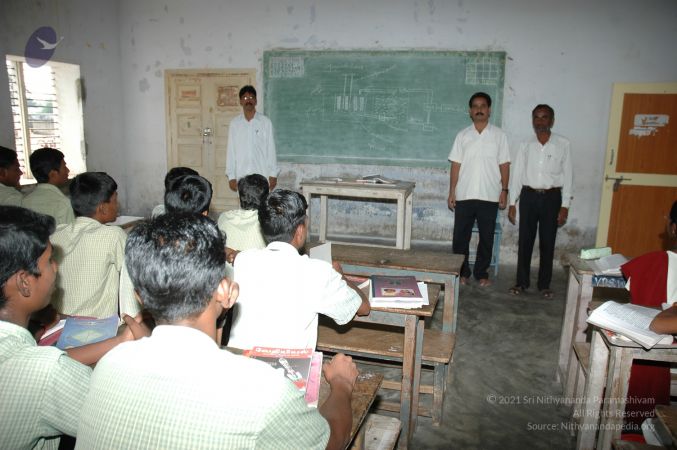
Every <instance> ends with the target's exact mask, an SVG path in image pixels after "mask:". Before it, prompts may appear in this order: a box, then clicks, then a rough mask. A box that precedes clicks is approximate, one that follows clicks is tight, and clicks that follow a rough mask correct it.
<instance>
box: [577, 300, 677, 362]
mask: <svg viewBox="0 0 677 450" xmlns="http://www.w3.org/2000/svg"><path fill="white" fill-rule="evenodd" d="M659 312H660V310H658V309H654V308H648V307H646V306H640V305H633V304H630V303H617V302H612V301H607V302H604V303H603V304H602V305H601V306H599V307H597V308H595V310H594V311H593V312H592V314H590V317H588V320H587V322H588V323H590V324H592V325H596V326H598V327H600V328H604V329H607V330H610V331H613V332H615V333H617V334H619V335H621V336H623V337H625V338H627V339H630V340H632V341H634V342H636V343H638V344H640V345H641V346H642V347H644V348H646V349H647V350H648V349H650V348H652V347H653V346H654V345H657V344H662V345H670V344H672V342H673V338H672V335H669V334H658V333H654V332H653V331H651V330H650V329H649V325H650V324H651V321H652V320H653V318H654V317H656V315H657V314H658V313H659Z"/></svg>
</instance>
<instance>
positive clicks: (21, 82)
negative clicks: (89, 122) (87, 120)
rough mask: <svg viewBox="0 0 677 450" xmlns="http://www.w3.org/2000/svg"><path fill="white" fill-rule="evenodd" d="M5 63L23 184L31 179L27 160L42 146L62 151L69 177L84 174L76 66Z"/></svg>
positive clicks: (19, 61) (20, 61) (16, 60)
mask: <svg viewBox="0 0 677 450" xmlns="http://www.w3.org/2000/svg"><path fill="white" fill-rule="evenodd" d="M6 64H7V74H8V78H9V91H10V98H11V105H12V116H13V119H14V140H15V149H16V151H17V156H18V159H19V164H20V165H21V170H22V171H23V172H24V175H23V177H22V181H24V182H30V181H31V180H33V176H32V174H31V173H30V170H29V169H30V168H29V164H28V158H29V156H30V154H31V153H32V152H33V151H35V150H37V149H39V148H42V147H53V148H57V149H59V150H61V151H62V152H63V153H64V155H65V159H66V164H67V165H68V167H69V169H70V170H71V174H72V176H74V175H76V174H78V173H80V172H83V171H85V170H86V168H85V158H84V155H85V152H84V132H83V126H82V103H81V98H80V89H79V87H80V84H79V82H80V68H79V66H76V65H73V64H65V63H57V62H51V61H50V62H48V63H47V64H44V65H43V66H40V67H37V68H35V67H31V66H29V65H28V64H27V63H26V62H25V61H24V59H23V58H21V57H12V56H7V58H6Z"/></svg>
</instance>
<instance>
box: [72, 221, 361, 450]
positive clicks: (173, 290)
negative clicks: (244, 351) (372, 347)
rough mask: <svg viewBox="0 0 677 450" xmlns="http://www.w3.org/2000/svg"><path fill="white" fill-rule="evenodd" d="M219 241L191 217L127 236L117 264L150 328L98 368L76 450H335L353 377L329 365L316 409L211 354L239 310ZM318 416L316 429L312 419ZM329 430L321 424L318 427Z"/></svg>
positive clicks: (337, 363)
mask: <svg viewBox="0 0 677 450" xmlns="http://www.w3.org/2000/svg"><path fill="white" fill-rule="evenodd" d="M223 246H224V242H223V237H222V234H221V232H220V231H219V229H218V227H217V226H216V224H215V223H214V222H213V221H212V220H211V219H209V218H208V217H204V216H201V215H196V214H176V215H173V216H170V215H169V214H165V215H161V216H159V217H157V218H155V219H152V220H150V221H148V222H143V223H141V224H139V225H137V226H136V227H135V228H134V229H133V230H132V231H131V232H130V234H129V239H128V241H127V249H126V260H127V267H128V268H129V273H130V276H131V278H132V282H133V283H134V286H135V288H136V292H137V294H138V296H139V297H140V300H141V302H142V303H143V305H144V307H145V308H146V309H147V310H148V311H149V312H150V313H151V314H152V315H153V317H155V319H156V321H157V323H158V326H157V327H156V328H155V330H153V333H152V335H151V337H150V338H147V339H142V340H139V341H137V342H130V343H127V344H123V345H120V346H118V347H117V348H116V349H114V350H113V351H111V352H109V353H108V354H107V355H106V356H105V357H104V358H102V359H101V361H100V362H99V363H98V364H97V366H96V369H95V370H94V373H93V375H92V381H91V385H90V389H89V393H88V394H87V398H86V399H85V402H84V406H83V408H82V414H81V416H80V425H79V427H78V433H77V445H76V448H83V449H88V450H89V449H108V448H120V449H122V448H136V449H146V448H148V449H150V448H162V449H184V448H262V449H263V448H272V449H278V448H294V449H296V448H299V449H310V448H325V446H326V445H327V443H328V440H329V445H327V448H343V446H344V445H345V444H346V443H347V438H348V436H349V434H350V427H351V423H352V414H351V408H350V400H351V396H352V390H353V387H354V383H355V380H356V377H357V368H356V367H355V364H354V363H353V362H352V360H351V359H350V357H347V356H345V355H337V356H336V357H335V358H334V359H333V360H332V362H331V363H328V364H326V365H325V367H324V375H325V378H326V380H327V382H328V383H329V384H330V386H331V393H330V395H329V398H328V399H327V401H326V402H325V403H324V404H323V405H322V406H321V407H320V409H319V412H318V410H317V409H314V408H309V407H307V406H306V404H305V401H304V399H303V394H302V393H301V392H300V391H298V390H297V389H296V388H295V387H294V385H293V384H292V383H291V382H290V381H289V380H288V379H287V378H285V377H283V376H280V375H279V373H278V372H277V371H276V370H274V369H273V368H271V367H270V366H268V365H266V364H265V363H262V362H261V361H256V360H252V359H248V358H245V357H243V356H238V355H234V354H232V353H230V352H228V351H226V350H221V349H219V346H218V345H217V344H216V342H215V341H214V339H215V335H216V326H215V322H216V319H217V317H219V316H220V315H221V313H222V312H223V310H224V309H228V308H230V307H231V306H232V305H233V303H234V302H235V300H236V298H237V291H238V289H237V285H236V284H235V283H232V282H230V281H229V280H228V279H226V278H223V270H224V266H225V254H224V252H223ZM322 416H324V418H323V417H322ZM327 422H328V423H329V424H327Z"/></svg>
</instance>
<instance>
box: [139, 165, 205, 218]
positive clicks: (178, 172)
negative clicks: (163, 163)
mask: <svg viewBox="0 0 677 450" xmlns="http://www.w3.org/2000/svg"><path fill="white" fill-rule="evenodd" d="M184 175H200V174H199V173H198V172H197V170H194V169H191V168H190V167H182V166H179V167H172V168H171V169H169V171H168V172H167V174H166V175H165V193H166V192H167V191H168V190H169V185H170V184H172V181H174V180H176V179H177V178H179V177H182V176H184ZM164 213H165V204H164V203H162V204H161V205H157V206H156V207H155V208H153V211H152V212H151V214H150V216H151V217H157V216H159V215H160V214H164Z"/></svg>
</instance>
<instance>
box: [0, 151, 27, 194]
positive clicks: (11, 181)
mask: <svg viewBox="0 0 677 450" xmlns="http://www.w3.org/2000/svg"><path fill="white" fill-rule="evenodd" d="M21 175H23V172H22V171H21V167H19V160H18V159H17V157H16V152H15V151H14V150H12V149H10V148H7V147H0V205H14V206H21V201H22V200H23V195H22V194H21V192H19V180H21Z"/></svg>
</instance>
